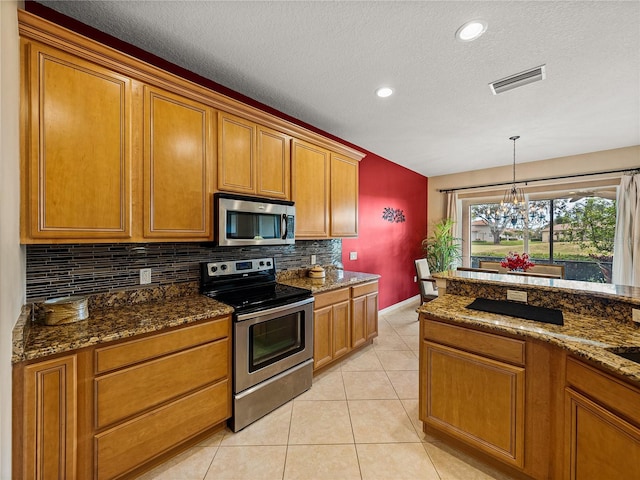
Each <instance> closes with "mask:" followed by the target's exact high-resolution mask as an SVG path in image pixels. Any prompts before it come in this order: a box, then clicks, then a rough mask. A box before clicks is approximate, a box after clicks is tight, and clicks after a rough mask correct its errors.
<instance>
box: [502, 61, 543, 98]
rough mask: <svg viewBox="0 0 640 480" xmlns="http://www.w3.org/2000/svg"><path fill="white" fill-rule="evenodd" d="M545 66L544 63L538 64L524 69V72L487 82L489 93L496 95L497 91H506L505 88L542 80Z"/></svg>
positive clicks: (511, 88) (509, 88) (508, 88)
mask: <svg viewBox="0 0 640 480" xmlns="http://www.w3.org/2000/svg"><path fill="white" fill-rule="evenodd" d="M545 67H546V65H540V66H539V67H535V68H532V69H530V70H525V71H524V72H520V73H516V74H515V75H511V76H510V77H506V78H503V79H501V80H497V81H495V82H492V83H490V84H489V88H490V89H491V93H493V94H494V95H497V94H499V93H502V92H506V91H507V90H513V89H514V88H518V87H521V86H523V85H526V84H528V83H533V82H537V81H539V80H544V79H545V77H546V73H545Z"/></svg>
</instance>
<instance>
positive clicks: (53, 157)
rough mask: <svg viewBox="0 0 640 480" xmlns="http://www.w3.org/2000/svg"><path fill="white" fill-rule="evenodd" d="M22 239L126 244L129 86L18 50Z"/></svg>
mask: <svg viewBox="0 0 640 480" xmlns="http://www.w3.org/2000/svg"><path fill="white" fill-rule="evenodd" d="M22 55H23V64H22V75H23V78H22V82H23V89H22V91H23V108H22V111H23V113H24V115H25V117H26V118H24V117H23V119H24V122H23V128H24V129H25V132H24V134H25V138H24V143H23V145H24V152H23V168H22V175H23V201H22V205H23V210H22V222H23V223H22V240H23V242H26V243H29V242H34V241H36V242H37V241H38V240H40V239H94V240H98V239H126V238H129V237H131V214H130V208H131V187H130V170H131V80H130V79H129V78H128V77H126V76H124V75H120V74H118V73H116V72H114V71H111V70H109V69H106V68H103V67H101V66H99V65H96V64H94V63H91V62H88V61H85V60H83V59H80V58H78V57H76V56H74V55H70V54H67V53H64V52H62V51H60V50H57V49H54V48H51V47H47V46H44V45H41V44H39V43H36V42H34V43H23V48H22Z"/></svg>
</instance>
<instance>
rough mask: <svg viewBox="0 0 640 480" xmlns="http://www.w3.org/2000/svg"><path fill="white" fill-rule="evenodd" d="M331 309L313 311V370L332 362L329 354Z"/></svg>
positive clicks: (331, 335)
mask: <svg viewBox="0 0 640 480" xmlns="http://www.w3.org/2000/svg"><path fill="white" fill-rule="evenodd" d="M331 312H332V307H331V306H328V307H324V308H319V309H317V310H314V311H313V368H314V369H318V368H320V367H322V366H324V365H326V364H327V363H329V362H331V360H333V356H332V353H331V350H332V347H331V344H332V341H331V340H332V337H333V322H332V314H331Z"/></svg>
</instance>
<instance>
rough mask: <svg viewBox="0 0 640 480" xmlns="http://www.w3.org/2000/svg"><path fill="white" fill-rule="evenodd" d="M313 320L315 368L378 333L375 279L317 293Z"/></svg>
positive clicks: (358, 346)
mask: <svg viewBox="0 0 640 480" xmlns="http://www.w3.org/2000/svg"><path fill="white" fill-rule="evenodd" d="M313 322H314V329H313V335H314V337H313V359H314V362H313V368H314V370H317V369H319V368H322V367H324V366H325V365H328V364H330V363H333V362H334V361H336V360H338V359H339V358H341V357H343V356H344V355H346V354H347V353H349V352H351V351H353V350H355V349H357V348H360V347H361V346H363V345H365V344H367V343H369V342H370V341H371V340H372V339H373V338H374V337H376V336H377V335H378V282H377V281H375V282H369V283H364V284H361V285H356V286H353V287H347V288H341V289H338V290H333V291H330V292H324V293H319V294H316V295H315V306H314V311H313Z"/></svg>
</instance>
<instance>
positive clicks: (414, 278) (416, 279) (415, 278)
mask: <svg viewBox="0 0 640 480" xmlns="http://www.w3.org/2000/svg"><path fill="white" fill-rule="evenodd" d="M417 281H418V277H416V276H415V275H414V276H413V283H416V282H417Z"/></svg>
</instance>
